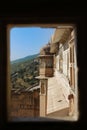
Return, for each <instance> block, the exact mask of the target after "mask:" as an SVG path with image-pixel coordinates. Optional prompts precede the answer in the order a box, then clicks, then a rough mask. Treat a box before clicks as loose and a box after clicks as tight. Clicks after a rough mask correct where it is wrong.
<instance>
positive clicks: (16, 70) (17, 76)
mask: <svg viewBox="0 0 87 130" xmlns="http://www.w3.org/2000/svg"><path fill="white" fill-rule="evenodd" d="M38 75H39V60H38V54H36V55H31V56H27V57H25V58H22V59H18V60H15V61H12V62H11V84H12V88H19V87H29V86H30V87H32V86H36V85H38V83H39V81H38V79H36V78H35V77H36V76H38Z"/></svg>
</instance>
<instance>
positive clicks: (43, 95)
mask: <svg viewBox="0 0 87 130" xmlns="http://www.w3.org/2000/svg"><path fill="white" fill-rule="evenodd" d="M47 82H48V80H47V79H41V80H40V116H42V117H45V116H46V109H47Z"/></svg>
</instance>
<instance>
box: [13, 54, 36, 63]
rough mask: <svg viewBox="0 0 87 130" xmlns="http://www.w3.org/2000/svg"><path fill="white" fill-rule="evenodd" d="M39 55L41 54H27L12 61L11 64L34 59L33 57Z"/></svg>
mask: <svg viewBox="0 0 87 130" xmlns="http://www.w3.org/2000/svg"><path fill="white" fill-rule="evenodd" d="M38 55H39V54H34V55H29V56H26V57H24V58H20V59H17V60H14V61H11V64H15V63H21V62H25V61H27V60H32V59H34V58H36V57H37V56H38Z"/></svg>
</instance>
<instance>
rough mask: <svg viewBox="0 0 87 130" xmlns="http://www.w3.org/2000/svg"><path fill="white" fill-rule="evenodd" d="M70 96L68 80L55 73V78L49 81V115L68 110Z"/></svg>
mask: <svg viewBox="0 0 87 130" xmlns="http://www.w3.org/2000/svg"><path fill="white" fill-rule="evenodd" d="M68 95H69V84H68V80H67V79H66V78H65V77H64V76H63V75H62V74H60V73H59V72H56V71H55V75H54V77H51V78H49V79H48V93H47V114H50V113H53V112H56V111H60V110H62V109H67V110H68V107H69V101H68ZM65 113H66V112H65ZM65 115H66V114H65Z"/></svg>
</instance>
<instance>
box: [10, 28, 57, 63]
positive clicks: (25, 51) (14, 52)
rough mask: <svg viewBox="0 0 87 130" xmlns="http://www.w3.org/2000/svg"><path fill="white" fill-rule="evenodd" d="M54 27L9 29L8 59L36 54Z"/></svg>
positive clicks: (46, 41) (45, 42) (49, 37)
mask: <svg viewBox="0 0 87 130" xmlns="http://www.w3.org/2000/svg"><path fill="white" fill-rule="evenodd" d="M54 30H55V29H52V28H39V27H15V28H12V29H11V30H10V60H11V61H12V60H16V59H19V58H23V57H26V56H28V55H33V54H37V53H38V52H39V51H40V49H41V48H42V47H43V46H44V45H45V44H47V43H48V42H49V41H50V39H51V36H52V34H53V33H54Z"/></svg>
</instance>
